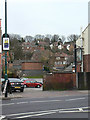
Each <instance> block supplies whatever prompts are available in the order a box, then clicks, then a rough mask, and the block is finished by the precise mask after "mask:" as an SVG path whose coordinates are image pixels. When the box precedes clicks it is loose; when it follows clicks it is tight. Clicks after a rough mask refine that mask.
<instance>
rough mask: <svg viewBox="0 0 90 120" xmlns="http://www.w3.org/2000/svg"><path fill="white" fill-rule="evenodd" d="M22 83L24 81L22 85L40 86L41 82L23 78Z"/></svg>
mask: <svg viewBox="0 0 90 120" xmlns="http://www.w3.org/2000/svg"><path fill="white" fill-rule="evenodd" d="M23 83H24V87H35V88H40V87H41V86H42V83H40V82H37V81H32V80H25V81H24V82H23Z"/></svg>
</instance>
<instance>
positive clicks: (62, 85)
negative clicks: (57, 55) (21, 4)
mask: <svg viewBox="0 0 90 120" xmlns="http://www.w3.org/2000/svg"><path fill="white" fill-rule="evenodd" d="M43 84H44V85H43V89H44V90H50V89H53V90H58V89H73V88H74V87H76V74H75V73H53V74H52V75H46V76H44V80H43Z"/></svg>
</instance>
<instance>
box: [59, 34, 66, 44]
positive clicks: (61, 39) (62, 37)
mask: <svg viewBox="0 0 90 120" xmlns="http://www.w3.org/2000/svg"><path fill="white" fill-rule="evenodd" d="M59 40H60V41H61V42H62V43H63V44H64V42H65V40H66V38H65V36H64V35H62V36H61V37H60V38H59Z"/></svg>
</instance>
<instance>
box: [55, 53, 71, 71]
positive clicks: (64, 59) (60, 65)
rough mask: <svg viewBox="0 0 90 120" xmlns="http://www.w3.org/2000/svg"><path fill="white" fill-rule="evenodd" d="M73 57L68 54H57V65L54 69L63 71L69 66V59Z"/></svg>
mask: <svg viewBox="0 0 90 120" xmlns="http://www.w3.org/2000/svg"><path fill="white" fill-rule="evenodd" d="M70 57H71V56H70V55H67V54H66V53H56V54H55V64H54V69H59V70H63V69H64V68H65V67H66V66H67V65H69V64H70V63H69V58H70Z"/></svg>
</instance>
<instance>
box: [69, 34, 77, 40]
mask: <svg viewBox="0 0 90 120" xmlns="http://www.w3.org/2000/svg"><path fill="white" fill-rule="evenodd" d="M78 38H79V35H75V34H71V35H69V36H68V37H67V39H68V41H69V42H76V40H77V39H78Z"/></svg>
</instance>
